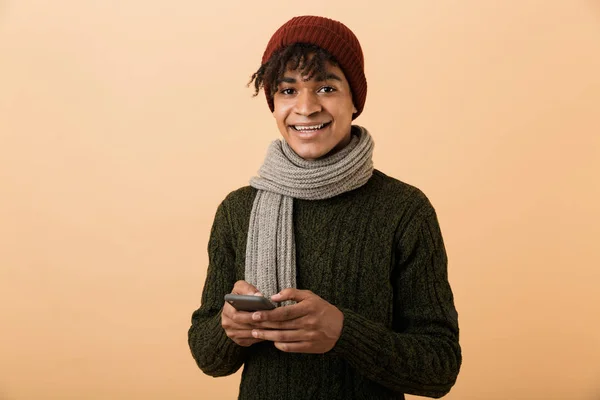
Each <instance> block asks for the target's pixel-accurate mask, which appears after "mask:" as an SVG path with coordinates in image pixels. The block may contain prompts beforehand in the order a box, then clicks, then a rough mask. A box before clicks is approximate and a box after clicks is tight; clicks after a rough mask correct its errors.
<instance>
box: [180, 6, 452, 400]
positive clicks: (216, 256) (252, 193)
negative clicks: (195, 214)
mask: <svg viewBox="0 0 600 400" xmlns="http://www.w3.org/2000/svg"><path fill="white" fill-rule="evenodd" d="M252 81H253V82H254V87H255V89H256V93H258V91H259V90H260V89H261V88H262V89H264V91H265V94H266V98H267V103H268V104H269V107H270V109H271V111H272V113H273V116H274V117H275V121H276V122H277V127H278V129H279V131H280V132H281V135H282V137H283V140H277V141H275V142H273V143H272V144H271V146H270V148H269V151H268V154H267V157H266V159H265V162H264V164H263V166H262V167H261V169H260V171H259V175H260V176H259V177H255V178H253V179H252V180H251V181H250V186H248V187H244V188H241V189H239V190H236V191H234V192H232V193H230V194H229V195H228V196H227V197H226V198H225V200H224V201H223V202H222V203H221V204H220V206H219V207H218V209H217V212H216V216H215V220H214V223H213V227H212V230H211V237H210V242H209V247H208V251H209V260H210V262H209V267H208V274H207V278H206V282H205V286H204V291H203V295H202V304H201V307H200V308H199V309H198V310H197V311H195V312H194V314H193V316H192V326H191V328H190V330H189V345H190V349H191V351H192V354H193V356H194V359H195V360H196V362H197V364H198V366H199V367H200V368H201V369H202V370H203V371H204V372H205V373H206V374H208V375H211V376H224V375H229V374H232V373H234V372H236V371H237V370H238V369H239V368H240V367H241V366H242V364H243V365H244V370H243V374H242V381H241V384H240V394H239V398H240V399H328V400H331V399H403V398H404V393H410V394H416V395H421V396H429V397H441V396H443V395H445V394H446V393H448V392H449V390H450V388H451V387H452V386H453V385H454V383H455V381H456V378H457V375H458V372H459V368H460V365H461V360H462V359H461V349H460V346H459V342H458V321H457V313H456V310H455V307H454V302H453V294H452V291H451V288H450V285H449V283H448V277H447V258H446V252H445V249H444V243H443V240H442V236H441V232H440V228H439V225H438V221H437V217H436V214H435V211H434V209H433V207H432V205H431V204H430V203H429V201H428V199H427V198H426V197H425V195H424V194H423V193H422V192H421V191H419V190H418V189H417V188H415V187H412V186H410V185H408V184H405V183H402V182H400V181H398V180H396V179H393V178H391V177H388V176H386V175H385V174H383V173H382V172H380V171H378V170H375V169H373V163H372V151H373V139H372V138H371V136H370V134H369V132H368V131H367V130H366V129H365V128H363V127H360V126H358V125H353V124H352V122H353V120H354V119H356V117H358V116H359V115H360V114H361V112H362V110H363V107H364V105H365V99H366V92H367V83H366V78H365V75H364V61H363V54H362V50H361V47H360V44H359V42H358V40H357V38H356V37H355V35H354V34H353V33H352V32H351V31H350V30H349V29H348V28H347V27H346V26H344V25H343V24H341V23H339V22H337V21H333V20H331V19H327V18H322V17H315V16H303V17H296V18H293V19H291V20H290V21H288V22H287V23H285V24H284V25H283V26H282V27H280V28H279V29H278V30H277V32H276V33H275V34H274V35H273V37H272V38H271V40H270V41H269V43H268V45H267V49H266V50H265V53H264V55H263V60H262V65H261V66H260V68H259V70H258V71H257V72H256V73H255V74H254V75H253V77H252ZM228 293H235V294H247V295H264V296H266V297H268V298H270V299H271V300H272V301H273V302H275V303H277V304H278V305H279V306H278V307H277V308H275V309H274V310H269V311H257V312H246V311H237V310H236V309H235V308H233V307H232V306H231V305H230V304H227V303H225V304H224V300H223V298H224V296H225V295H226V294H228Z"/></svg>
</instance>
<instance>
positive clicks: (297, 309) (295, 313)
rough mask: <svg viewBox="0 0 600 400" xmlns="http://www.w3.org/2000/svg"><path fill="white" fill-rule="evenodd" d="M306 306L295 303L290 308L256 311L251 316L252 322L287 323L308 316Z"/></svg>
mask: <svg viewBox="0 0 600 400" xmlns="http://www.w3.org/2000/svg"><path fill="white" fill-rule="evenodd" d="M308 311H309V310H308V307H307V305H306V304H302V303H297V304H292V305H290V306H283V307H277V308H276V309H274V310H269V311H256V312H255V313H253V314H252V320H253V321H261V322H262V321H289V320H292V319H296V318H301V317H303V316H305V315H307V314H308Z"/></svg>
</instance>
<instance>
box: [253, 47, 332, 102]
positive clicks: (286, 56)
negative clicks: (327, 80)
mask: <svg viewBox="0 0 600 400" xmlns="http://www.w3.org/2000/svg"><path fill="white" fill-rule="evenodd" d="M327 63H330V64H332V65H335V66H338V62H337V60H336V59H335V57H334V56H333V55H331V54H330V53H329V52H328V51H327V50H325V49H323V48H321V47H319V46H316V45H314V44H308V43H294V44H291V45H289V46H286V47H283V48H282V49H280V50H279V51H277V52H275V53H273V55H272V56H271V58H270V59H269V60H268V61H267V62H266V63H264V64H262V65H261V66H260V68H259V69H258V70H257V71H256V72H255V73H254V74H252V77H251V78H250V82H248V86H250V85H252V84H253V83H254V95H253V96H254V97H255V96H257V95H258V93H259V91H260V89H264V90H265V92H266V91H267V90H268V91H269V93H266V94H267V95H268V96H270V97H273V95H274V94H275V92H276V91H277V86H278V81H279V79H280V78H281V77H282V76H283V74H284V73H285V72H286V71H287V70H288V69H291V70H292V71H299V72H300V73H301V74H302V75H303V76H307V77H308V79H311V78H313V77H314V76H325V73H326V65H327Z"/></svg>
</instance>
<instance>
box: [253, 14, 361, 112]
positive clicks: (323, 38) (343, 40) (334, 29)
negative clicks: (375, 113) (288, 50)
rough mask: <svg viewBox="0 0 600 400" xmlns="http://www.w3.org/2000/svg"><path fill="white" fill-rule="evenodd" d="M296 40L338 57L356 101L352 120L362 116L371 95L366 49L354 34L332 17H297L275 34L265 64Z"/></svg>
mask: <svg viewBox="0 0 600 400" xmlns="http://www.w3.org/2000/svg"><path fill="white" fill-rule="evenodd" d="M294 43H308V44H314V45H316V46H319V47H320V48H322V49H324V50H326V51H328V52H329V53H330V54H331V55H332V56H334V57H335V59H336V60H337V62H338V64H339V67H340V68H341V69H342V71H343V72H344V75H346V79H347V80H348V83H349V84H350V90H351V91H352V100H353V102H354V106H355V107H356V110H357V112H356V113H354V115H353V116H352V119H354V118H356V117H358V116H359V115H360V113H361V112H362V110H363V107H364V106H365V100H366V98H367V79H366V77H365V71H364V68H365V62H364V58H363V53H362V49H361V47H360V43H359V42H358V39H357V38H356V36H355V35H354V33H352V31H351V30H350V29H348V27H346V26H345V25H344V24H342V23H341V22H338V21H334V20H332V19H329V18H324V17H316V16H310V15H306V16H301V17H294V18H292V19H291V20H289V21H288V22H286V23H285V24H283V25H282V26H281V27H280V28H279V29H278V30H277V31H276V32H275V34H273V36H272V37H271V40H269V44H268V45H267V49H266V50H265V52H264V54H263V58H262V63H263V64H265V63H266V62H267V61H269V59H270V58H271V56H272V55H273V53H275V52H276V51H278V50H281V49H282V48H283V47H286V46H288V45H291V44H294ZM264 89H265V94H266V96H267V103H269V108H270V109H271V112H273V111H274V109H275V106H274V104H273V97H272V96H271V93H270V92H271V91H270V88H269V87H268V84H265V87H264Z"/></svg>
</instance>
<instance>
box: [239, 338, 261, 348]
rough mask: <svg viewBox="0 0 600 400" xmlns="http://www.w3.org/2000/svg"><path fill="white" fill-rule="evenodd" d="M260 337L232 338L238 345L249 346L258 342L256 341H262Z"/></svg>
mask: <svg viewBox="0 0 600 400" xmlns="http://www.w3.org/2000/svg"><path fill="white" fill-rule="evenodd" d="M262 341H263V340H262V339H239V340H234V342H235V343H237V344H238V345H240V346H242V347H249V346H252V345H253V344H254V343H258V342H262Z"/></svg>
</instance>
